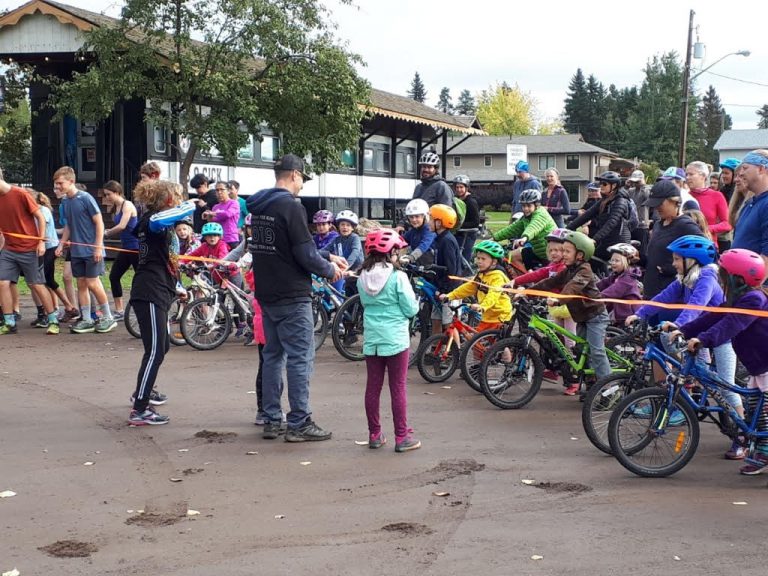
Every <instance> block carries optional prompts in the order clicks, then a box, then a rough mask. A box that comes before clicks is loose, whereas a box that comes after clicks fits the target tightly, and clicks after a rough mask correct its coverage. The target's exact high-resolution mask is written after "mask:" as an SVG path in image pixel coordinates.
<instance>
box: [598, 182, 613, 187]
mask: <svg viewBox="0 0 768 576" xmlns="http://www.w3.org/2000/svg"><path fill="white" fill-rule="evenodd" d="M610 185H611V183H610V182H600V186H610Z"/></svg>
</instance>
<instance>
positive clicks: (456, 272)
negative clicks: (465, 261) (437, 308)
mask: <svg viewBox="0 0 768 576" xmlns="http://www.w3.org/2000/svg"><path fill="white" fill-rule="evenodd" d="M433 246H434V249H435V264H436V265H437V266H444V267H445V268H447V269H448V271H447V272H438V275H437V289H438V290H439V291H440V292H450V291H451V290H453V289H454V288H456V287H457V286H459V285H460V284H461V281H460V280H451V279H450V278H449V276H461V269H462V266H461V250H460V249H459V243H458V242H457V241H456V238H455V237H454V235H453V234H451V233H450V231H448V230H445V231H443V232H441V233H440V234H438V235H437V238H435V243H434V245H433Z"/></svg>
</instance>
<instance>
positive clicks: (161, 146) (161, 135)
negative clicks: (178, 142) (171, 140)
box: [153, 126, 168, 154]
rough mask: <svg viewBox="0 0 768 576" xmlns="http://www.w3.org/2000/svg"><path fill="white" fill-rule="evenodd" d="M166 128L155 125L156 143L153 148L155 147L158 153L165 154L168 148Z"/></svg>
mask: <svg viewBox="0 0 768 576" xmlns="http://www.w3.org/2000/svg"><path fill="white" fill-rule="evenodd" d="M166 134H167V132H166V130H165V126H155V130H154V135H155V139H154V144H153V148H154V149H155V152H157V153H158V154H165V153H166V151H167V150H168V147H167V145H166V141H167V137H166Z"/></svg>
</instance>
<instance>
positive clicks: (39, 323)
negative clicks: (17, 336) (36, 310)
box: [29, 316, 48, 328]
mask: <svg viewBox="0 0 768 576" xmlns="http://www.w3.org/2000/svg"><path fill="white" fill-rule="evenodd" d="M29 325H30V326H32V328H48V317H47V316H38V317H37V318H35V319H34V320H32V322H30V323H29Z"/></svg>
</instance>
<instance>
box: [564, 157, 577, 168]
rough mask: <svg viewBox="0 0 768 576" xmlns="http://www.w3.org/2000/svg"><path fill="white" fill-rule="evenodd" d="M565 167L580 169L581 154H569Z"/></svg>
mask: <svg viewBox="0 0 768 576" xmlns="http://www.w3.org/2000/svg"><path fill="white" fill-rule="evenodd" d="M565 169H566V170H578V169H579V155H578V154H568V155H567V156H566V157H565Z"/></svg>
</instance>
